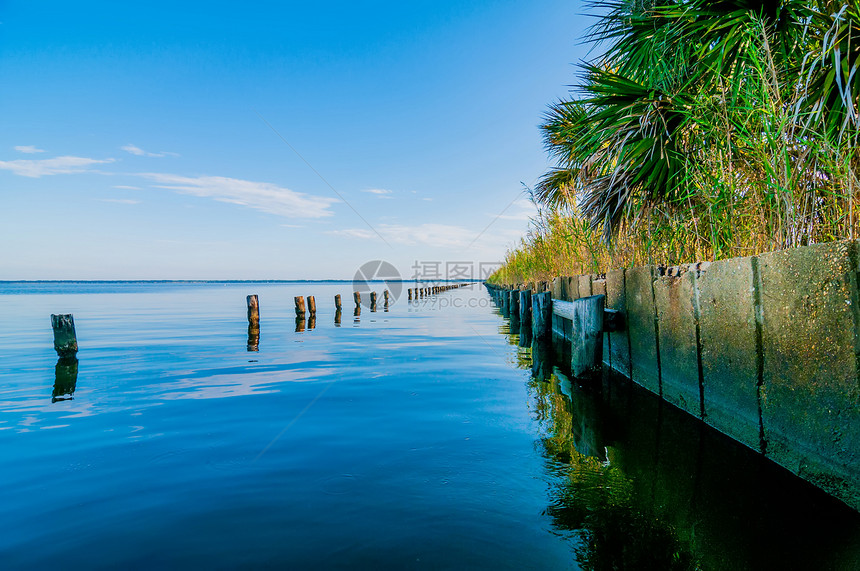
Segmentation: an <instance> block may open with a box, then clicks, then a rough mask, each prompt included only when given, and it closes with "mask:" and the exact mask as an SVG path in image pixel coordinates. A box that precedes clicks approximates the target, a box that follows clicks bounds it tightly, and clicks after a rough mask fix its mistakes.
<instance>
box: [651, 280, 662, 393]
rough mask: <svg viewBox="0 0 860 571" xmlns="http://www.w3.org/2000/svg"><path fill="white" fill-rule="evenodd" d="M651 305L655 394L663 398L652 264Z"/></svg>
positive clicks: (658, 326)
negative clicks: (654, 353) (655, 366)
mask: <svg viewBox="0 0 860 571" xmlns="http://www.w3.org/2000/svg"><path fill="white" fill-rule="evenodd" d="M650 269H651V307H653V308H654V350H655V351H656V352H657V391H658V392H657V394H659V395H660V398H663V367H662V365H661V363H660V323H659V321H658V319H657V294H656V293H655V292H654V280H655V277H654V266H651V268H650Z"/></svg>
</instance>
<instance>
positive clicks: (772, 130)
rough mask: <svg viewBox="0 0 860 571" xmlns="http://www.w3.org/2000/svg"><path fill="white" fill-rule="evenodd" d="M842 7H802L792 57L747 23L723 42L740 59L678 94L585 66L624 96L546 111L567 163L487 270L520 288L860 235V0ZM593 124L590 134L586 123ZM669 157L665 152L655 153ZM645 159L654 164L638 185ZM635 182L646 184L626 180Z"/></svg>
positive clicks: (548, 131) (757, 21) (553, 140)
mask: <svg viewBox="0 0 860 571" xmlns="http://www.w3.org/2000/svg"><path fill="white" fill-rule="evenodd" d="M827 4H828V5H829V4H836V3H832V2H830V3H827ZM838 8H839V7H838V6H836V7H835V8H834V10H835V11H834V12H833V13H831V14H830V15H829V16H828V15H827V14H825V13H824V12H820V13H819V12H815V13H814V14H813V15H816V14H817V16H816V17H818V18H819V19H821V21H819V22H818V25H817V27H815V26H814V25H813V24H814V23H815V20H814V18H813V17H811V16H810V17H809V18H807V19H806V20H803V21H802V23H800V24H796V25H797V26H800V28H802V29H798V30H796V34H795V36H794V40H792V41H793V42H794V43H793V44H791V45H790V46H789V48H791V49H794V50H800V53H799V54H793V53H792V52H791V49H788V50H787V49H786V47H785V45H783V46H782V48H781V49H782V52H781V55H780V53H777V52H778V51H777V50H776V48H774V46H773V42H774V38H775V37H776V35H775V33H774V31H773V24H768V23H767V22H766V21H765V20H764V19H762V18H757V17H750V18H748V19H747V20H745V24H744V26H743V27H741V28H738V29H737V30H736V31H735V32H733V33H734V35H733V36H732V38H731V41H732V42H735V44H736V45H738V46H742V47H743V58H742V60H741V59H740V58H738V60H737V61H735V62H734V63H732V65H731V66H729V67H728V68H721V69H723V73H724V75H720V76H716V77H711V78H709V79H708V81H704V80H701V79H699V80H698V83H695V84H693V83H690V82H688V83H685V84H684V85H683V89H681V91H682V92H683V93H680V92H679V93H678V94H676V95H677V96H676V97H675V98H674V99H673V98H671V97H669V96H666V95H659V96H657V97H656V99H655V95H654V93H652V92H649V93H647V94H645V95H643V93H644V92H643V90H642V88H641V86H640V85H638V84H636V85H634V84H633V83H632V82H628V83H625V82H624V81H623V80H621V79H618V78H617V76H616V75H613V74H614V72H612V73H609V72H604V71H600V70H597V68H594V67H592V68H590V72H589V73H590V74H591V75H590V76H588V77H590V79H588V78H587V81H600V82H603V83H601V84H600V89H601V90H604V91H605V90H606V88H607V86H609V85H612V86H615V87H614V89H617V90H618V92H619V93H622V92H624V90H625V89H626V90H628V91H629V92H628V93H626V94H624V93H622V94H621V95H619V93H609V94H607V93H605V92H604V91H602V92H601V93H600V95H599V97H592V98H591V99H587V100H584V102H578V101H572V102H570V103H564V102H562V103H559V104H556V105H555V106H553V107H551V111H550V113H548V116H547V122H546V123H545V124H544V125H543V129H544V136H545V141H546V143H547V148H548V150H549V151H550V154H551V155H553V156H555V157H556V158H558V159H559V161H560V167H559V168H556V169H553V170H552V171H551V172H550V173H548V174H547V175H546V177H545V178H544V180H543V181H542V183H541V184H539V185H538V188H537V189H536V192H535V193H534V196H533V198H534V200H535V202H536V203H537V204H538V205H539V206H540V211H539V214H538V215H537V216H536V217H535V219H534V220H533V221H532V224H531V228H530V231H529V233H528V235H527V236H526V238H524V239H523V240H522V243H521V244H520V245H519V247H518V248H516V249H515V250H513V251H511V252H509V253H508V254H507V256H506V260H505V264H504V266H503V267H502V268H501V269H500V270H499V271H498V272H497V273H496V274H495V275H494V276H493V277H492V279H493V280H495V281H500V282H506V283H518V282H528V281H535V280H545V279H550V278H552V277H554V276H558V275H576V274H584V273H602V272H605V271H607V270H608V269H611V268H617V267H629V266H635V265H641V264H661V265H676V264H681V263H688V262H695V261H700V260H718V259H724V258H729V257H737V256H749V255H755V254H758V253H761V252H765V251H772V250H778V249H782V248H789V247H796V246H801V245H805V244H811V243H816V242H827V241H832V240H838V239H843V238H850V239H853V238H855V237H856V236H857V231H858V221H857V214H856V210H857V200H858V197H857V192H856V190H857V187H858V173H860V157H858V146H860V113H858V111H857V99H858V93H860V88H858V83H860V82H858V79H857V77H856V74H855V72H856V71H857V69H858V67H860V50H858V46H860V2H858V1H856V0H855V1H852V2H848V3H846V4H845V6H843V8H842V10H841V12H839V11H838ZM840 14H842V16H840ZM828 18H829V19H828ZM852 18H853V20H852ZM621 28H623V25H619V29H621ZM816 34H817V35H816ZM783 39H784V38H783ZM643 41H644V40H643ZM784 43H785V42H783V44H784ZM801 48H802V49H801ZM787 54H788V55H787ZM846 54H848V56H846ZM840 58H841V59H840ZM700 65H703V64H700ZM726 70H727V71H726ZM600 74H603V77H600ZM606 77H609V78H610V79H611V80H612V81H611V82H609V81H608V80H607V79H606ZM595 78H596V79H595ZM822 78H823V79H822ZM663 81H665V78H664V79H663ZM828 82H829V83H828ZM590 89H592V90H595V89H596V88H594V87H591V88H590ZM646 96H647V97H646ZM618 101H621V103H618ZM625 101H628V102H627V103H625ZM607 102H609V103H607ZM649 105H650V107H649ZM667 109H668V111H666V110H667ZM655 110H656V111H655ZM825 111H826V113H825ZM660 113H663V115H660ZM595 117H597V118H598V119H599V121H598V122H597V123H595V121H596V120H595V119H594V118H595ZM667 117H668V118H671V122H665V121H666V120H667V119H666V118H667ZM637 121H638V123H637ZM661 121H664V122H663V123H661ZM598 123H599V126H600V128H601V129H602V131H601V133H600V135H599V136H596V135H595V134H594V130H589V129H588V128H585V127H584V126H589V125H595V124H598ZM638 124H641V126H637V125H638ZM616 125H617V126H618V127H617V128H618V129H621V130H620V131H616V130H614V129H616V127H615V126H616ZM655 125H657V127H655ZM660 125H663V126H662V127H660ZM660 129H663V132H660ZM600 137H605V138H604V139H600ZM631 141H632V142H631ZM655 141H656V142H655ZM634 142H635V144H636V145H637V150H636V154H634V155H630V151H629V150H628V149H629V147H630V146H631V145H633V144H634ZM648 144H653V145H655V146H654V147H652V148H650V149H647V145H648ZM642 149H646V150H644V151H643V150H642ZM669 154H670V155H671V161H669V159H666V161H669V162H666V161H663V159H661V157H663V156H669ZM631 156H633V157H641V158H642V160H643V161H645V162H641V163H640V162H638V161H639V159H638V158H637V159H636V160H635V161H632V162H631V161H630V157H631ZM661 161H663V162H661ZM642 165H644V167H642ZM666 165H668V166H666ZM640 167H642V168H645V169H646V171H647V169H652V170H654V171H655V172H657V173H658V174H657V175H655V176H654V177H651V178H648V179H647V180H645V179H642V178H641V168H640ZM637 169H639V170H637ZM666 169H669V170H668V171H667V170H666ZM670 171H671V172H670ZM647 172H650V171H647ZM667 173H668V174H667ZM636 176H639V177H640V179H641V180H645V182H640V183H637V184H633V183H630V182H628V181H631V180H634V177H636ZM654 180H657V181H659V184H657V185H656V186H653V185H652V186H648V185H649V184H650V182H649V181H654ZM670 183H671V184H672V186H671V187H669V186H667V185H669V184H670Z"/></svg>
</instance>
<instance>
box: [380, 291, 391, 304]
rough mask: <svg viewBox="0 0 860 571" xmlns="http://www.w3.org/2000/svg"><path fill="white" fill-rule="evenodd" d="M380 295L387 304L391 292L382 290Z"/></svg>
mask: <svg viewBox="0 0 860 571" xmlns="http://www.w3.org/2000/svg"><path fill="white" fill-rule="evenodd" d="M382 297H383V298H384V299H385V305H388V299H389V298H390V297H391V293H390V292H389V291H388V290H385V291H383V292H382Z"/></svg>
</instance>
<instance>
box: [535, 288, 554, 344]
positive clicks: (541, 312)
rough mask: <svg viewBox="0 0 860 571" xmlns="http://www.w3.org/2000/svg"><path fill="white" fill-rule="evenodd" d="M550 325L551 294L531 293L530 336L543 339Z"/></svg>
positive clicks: (548, 331) (547, 333)
mask: <svg viewBox="0 0 860 571" xmlns="http://www.w3.org/2000/svg"><path fill="white" fill-rule="evenodd" d="M551 325H552V294H551V293H550V292H541V293H538V294H534V295H532V337H534V338H535V339H544V338H546V337H547V336H548V335H549V333H550V327H551Z"/></svg>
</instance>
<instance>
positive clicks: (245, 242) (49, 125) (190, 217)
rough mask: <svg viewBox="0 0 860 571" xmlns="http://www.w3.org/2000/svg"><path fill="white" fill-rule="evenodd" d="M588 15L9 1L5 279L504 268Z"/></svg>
mask: <svg viewBox="0 0 860 571" xmlns="http://www.w3.org/2000/svg"><path fill="white" fill-rule="evenodd" d="M584 10H585V8H584V7H583V6H582V5H581V3H579V2H569V1H568V2H564V1H535V2H508V1H476V2H450V3H446V2H367V3H364V2H348V3H340V2H328V3H325V4H316V5H315V4H314V3H292V2H262V3H250V2H249V3H234V2H230V3H227V2H206V3H192V2H170V3H166V2H147V3H140V4H131V3H122V2H110V3H107V2H106V3H95V2H82V3H66V2H63V3H59V2H57V3H50V2H38V3H36V2H24V1H7V2H2V1H0V77H2V78H3V79H2V82H0V112H2V116H3V129H2V130H0V244H2V248H0V279H7V280H8V279H313V278H351V277H352V276H353V274H354V273H355V270H356V269H357V267H358V266H359V265H360V264H361V263H363V262H365V261H367V260H373V259H384V260H388V261H390V262H392V263H393V264H394V265H395V266H396V267H398V268H399V269H400V271H401V273H402V274H404V276H405V277H411V275H410V274H412V273H413V270H412V267H413V265H414V263H415V261H440V262H442V263H443V264H444V263H445V262H454V261H468V262H471V263H475V264H477V263H479V262H492V261H499V260H501V259H502V258H503V256H504V253H505V250H506V249H507V248H510V247H511V246H513V245H515V244H516V243H517V241H518V239H519V237H521V236H522V235H523V234H524V233H525V231H526V230H527V228H528V216H529V215H530V214H531V213H532V212H533V209H532V208H531V206H530V205H529V204H528V202H527V200H525V199H524V197H523V194H522V185H521V182H524V183H526V184H528V185H531V184H532V183H533V182H534V181H535V179H536V178H537V177H538V176H539V175H540V174H541V173H542V172H543V171H544V170H545V169H546V167H547V166H548V159H547V157H546V155H545V154H544V152H543V150H542V148H541V143H540V137H539V133H538V130H537V125H538V123H539V122H540V117H541V114H542V113H543V111H544V110H545V108H546V105H547V104H548V103H550V102H551V101H553V100H555V99H558V98H561V97H564V96H566V95H567V93H568V87H567V86H568V85H570V84H571V83H573V82H574V81H575V76H574V74H575V69H574V66H573V65H572V64H573V63H575V62H577V61H579V60H580V59H582V58H584V57H585V56H586V53H587V48H586V47H584V46H582V45H581V44H580V40H581V37H582V35H583V32H584V29H585V27H586V26H587V25H588V24H589V23H590V22H591V19H590V18H588V17H584V16H583V15H582V12H583V11H584ZM500 213H502V214H501V216H499V214H500ZM488 226H489V227H488ZM482 232H483V233H482ZM476 267H477V266H476Z"/></svg>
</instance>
